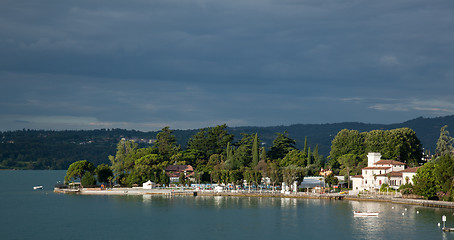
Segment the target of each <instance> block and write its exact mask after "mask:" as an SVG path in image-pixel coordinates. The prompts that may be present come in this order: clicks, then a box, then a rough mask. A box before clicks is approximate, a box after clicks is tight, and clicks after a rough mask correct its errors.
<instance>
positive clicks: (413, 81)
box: [0, 0, 454, 131]
mask: <svg viewBox="0 0 454 240" xmlns="http://www.w3.org/2000/svg"><path fill="white" fill-rule="evenodd" d="M0 84H1V85H0V86H1V87H0V131H5V130H15V129H23V128H26V129H27V128H29V129H53V130H60V129H99V128H125V129H137V130H144V131H151V130H159V129H161V128H162V127H164V126H170V127H171V128H172V129H194V128H201V127H209V126H215V125H218V124H223V123H227V125H229V126H273V125H289V124H295V123H335V122H344V121H358V122H366V123H397V122H403V121H406V120H410V119H413V118H416V117H419V116H423V117H436V116H446V115H452V114H454V1H452V0H430V1H428V0H424V1H421V0H399V1H395V0H382V1H370V0H229V1H219V0H151V1H150V0H130V1H124V0H78V1H55V0H54V1H49V0H40V1H34V0H0Z"/></svg>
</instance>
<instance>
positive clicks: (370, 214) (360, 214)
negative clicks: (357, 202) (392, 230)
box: [353, 211, 378, 217]
mask: <svg viewBox="0 0 454 240" xmlns="http://www.w3.org/2000/svg"><path fill="white" fill-rule="evenodd" d="M353 215H354V216H355V217H378V212H360V211H354V212H353Z"/></svg>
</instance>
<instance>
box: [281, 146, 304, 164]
mask: <svg viewBox="0 0 454 240" xmlns="http://www.w3.org/2000/svg"><path fill="white" fill-rule="evenodd" d="M306 160H307V159H306V158H305V157H304V153H303V152H301V151H300V150H297V149H294V150H291V151H290V152H288V153H287V155H285V157H284V158H283V159H282V160H281V161H280V163H279V165H280V166H281V167H287V166H290V165H295V166H298V167H306V165H307V162H306Z"/></svg>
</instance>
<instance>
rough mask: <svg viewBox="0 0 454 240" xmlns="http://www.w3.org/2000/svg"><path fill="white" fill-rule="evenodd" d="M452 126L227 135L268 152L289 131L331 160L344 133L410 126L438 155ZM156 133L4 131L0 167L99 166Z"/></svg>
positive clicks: (323, 127)
mask: <svg viewBox="0 0 454 240" xmlns="http://www.w3.org/2000/svg"><path fill="white" fill-rule="evenodd" d="M444 125H448V126H449V127H448V130H450V127H451V128H454V115H452V116H446V117H437V118H423V117H419V118H416V119H413V120H409V121H406V122H403V123H396V124H366V123H357V122H345V123H332V124H294V125H290V126H273V127H230V128H229V129H228V130H229V132H231V133H232V134H234V135H235V141H238V140H239V139H240V138H241V133H248V134H252V133H258V135H259V138H260V140H261V141H262V142H263V143H264V146H265V147H267V148H269V147H271V145H272V142H273V140H274V139H275V137H276V133H284V132H285V131H287V132H288V134H289V137H291V138H293V139H295V140H296V142H297V147H298V148H300V149H302V148H303V147H304V139H305V137H307V141H308V146H309V147H310V148H311V150H313V149H314V148H315V146H316V145H318V146H319V153H320V154H321V155H323V156H325V157H326V156H328V155H329V151H330V147H331V141H332V140H333V138H334V137H335V136H336V134H337V133H338V132H339V131H340V130H342V129H350V130H358V131H360V132H365V131H371V130H377V129H379V130H389V129H395V128H402V127H408V128H411V129H413V130H414V131H415V132H416V135H417V136H418V138H419V139H420V140H421V143H422V145H423V147H424V148H425V149H427V150H430V151H431V152H432V153H433V152H434V150H435V147H436V142H437V139H438V137H439V135H440V128H441V127H443V126H444ZM198 131H199V130H198V129H192V130H174V132H173V133H174V135H175V136H176V138H177V141H178V143H179V144H181V145H182V147H183V148H185V147H186V143H187V141H188V140H189V138H191V136H193V135H194V134H196V133H197V132H198ZM157 133H158V132H157V131H155V132H142V131H136V130H124V129H100V130H80V131H69V130H67V131H44V130H19V131H6V132H0V140H1V143H0V168H18V169H66V168H67V167H68V166H69V164H71V163H72V162H75V161H78V160H82V159H86V160H89V161H91V162H93V163H94V164H95V165H97V164H100V163H108V162H109V160H108V155H114V154H115V152H116V144H117V143H118V141H119V140H120V139H121V138H126V139H134V140H135V141H137V142H138V143H139V144H140V146H150V145H151V144H152V142H153V139H155V138H156V134H157Z"/></svg>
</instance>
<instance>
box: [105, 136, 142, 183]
mask: <svg viewBox="0 0 454 240" xmlns="http://www.w3.org/2000/svg"><path fill="white" fill-rule="evenodd" d="M137 147H138V145H137V143H135V142H134V141H128V140H125V139H122V140H120V142H119V143H118V144H117V153H116V155H115V157H114V156H109V160H110V162H111V163H112V170H113V173H114V175H115V178H116V180H117V181H118V180H119V179H120V178H121V176H123V175H126V174H128V173H129V172H130V171H132V169H133V168H134V162H135V160H136V159H135V158H134V157H132V155H134V153H135V151H136V150H137Z"/></svg>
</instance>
